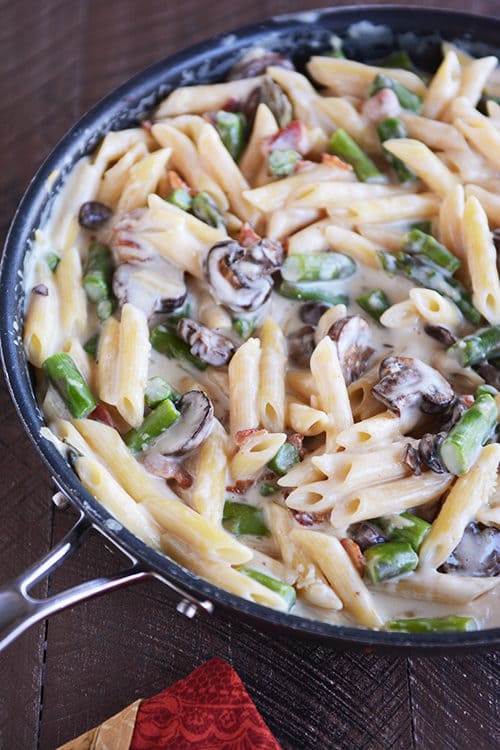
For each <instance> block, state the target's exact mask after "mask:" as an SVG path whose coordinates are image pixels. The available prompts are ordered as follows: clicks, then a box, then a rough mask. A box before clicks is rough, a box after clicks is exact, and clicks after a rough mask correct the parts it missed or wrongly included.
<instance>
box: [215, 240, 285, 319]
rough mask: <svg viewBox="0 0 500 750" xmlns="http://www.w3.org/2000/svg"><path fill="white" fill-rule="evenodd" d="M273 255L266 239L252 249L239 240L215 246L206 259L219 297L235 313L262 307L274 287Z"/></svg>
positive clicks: (227, 241)
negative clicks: (272, 273)
mask: <svg viewBox="0 0 500 750" xmlns="http://www.w3.org/2000/svg"><path fill="white" fill-rule="evenodd" d="M256 245H259V246H260V247H259V248H258V249H257V248H256V247H255V246H256ZM270 257H271V256H270V252H269V249H268V246H267V245H266V246H262V241H261V242H259V243H255V244H254V245H251V246H250V247H248V248H243V247H241V245H239V244H238V243H237V242H236V241H235V240H224V241H223V242H217V244H215V245H213V247H211V248H210V250H209V251H208V255H207V259H206V275H207V279H208V282H209V284H210V286H211V288H212V291H213V294H214V296H215V297H216V299H218V301H219V302H220V303H221V304H222V305H225V306H226V307H228V308H229V309H230V310H233V311H235V312H244V311H253V310H257V309H258V308H259V307H262V305H263V304H264V303H265V302H266V301H267V299H268V298H269V296H270V294H271V291H272V288H273V281H272V279H271V278H270V277H269V273H270V272H271V268H272V269H273V270H274V267H273V266H271V263H272V260H271V259H270Z"/></svg>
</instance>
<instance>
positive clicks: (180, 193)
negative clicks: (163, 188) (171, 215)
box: [167, 188, 193, 211]
mask: <svg viewBox="0 0 500 750" xmlns="http://www.w3.org/2000/svg"><path fill="white" fill-rule="evenodd" d="M167 201H168V202H169V203H172V204H173V205H174V206H177V208H181V209H182V210H183V211H190V210H191V206H192V205H193V199H192V198H191V196H190V194H189V193H188V191H187V190H184V188H176V189H175V190H172V192H171V193H170V195H169V196H168V198H167Z"/></svg>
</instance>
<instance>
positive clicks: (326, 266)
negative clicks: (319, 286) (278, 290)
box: [281, 253, 357, 281]
mask: <svg viewBox="0 0 500 750" xmlns="http://www.w3.org/2000/svg"><path fill="white" fill-rule="evenodd" d="M356 267H357V266H356V262H355V261H354V260H353V259H352V258H350V257H349V256H348V255H344V254H343V253H306V254H304V255H302V254H299V253H297V254H295V253H294V254H293V255H289V256H288V257H287V258H286V260H285V262H284V263H283V265H282V266H281V275H282V277H283V278H284V279H285V281H331V280H332V279H347V278H348V277H349V276H352V275H353V273H355V271H356Z"/></svg>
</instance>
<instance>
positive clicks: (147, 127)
mask: <svg viewBox="0 0 500 750" xmlns="http://www.w3.org/2000/svg"><path fill="white" fill-rule="evenodd" d="M152 127H153V123H152V122H151V120H141V128H144V130H145V131H146V132H147V133H151V128H152Z"/></svg>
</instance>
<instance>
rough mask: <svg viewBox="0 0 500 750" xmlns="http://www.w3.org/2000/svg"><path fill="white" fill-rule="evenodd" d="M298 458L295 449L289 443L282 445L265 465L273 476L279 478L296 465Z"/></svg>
mask: <svg viewBox="0 0 500 750" xmlns="http://www.w3.org/2000/svg"><path fill="white" fill-rule="evenodd" d="M299 461H300V456H299V452H298V450H297V448H296V447H295V446H294V445H292V444H291V443H283V445H282V446H281V448H280V449H279V451H278V452H277V453H276V455H275V456H274V457H273V458H272V459H271V460H270V461H269V463H268V464H267V465H268V466H269V468H270V469H271V471H274V473H275V474H279V476H280V477H282V476H284V475H285V474H286V473H287V471H290V469H291V468H292V466H294V465H295V464H298V463H299Z"/></svg>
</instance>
